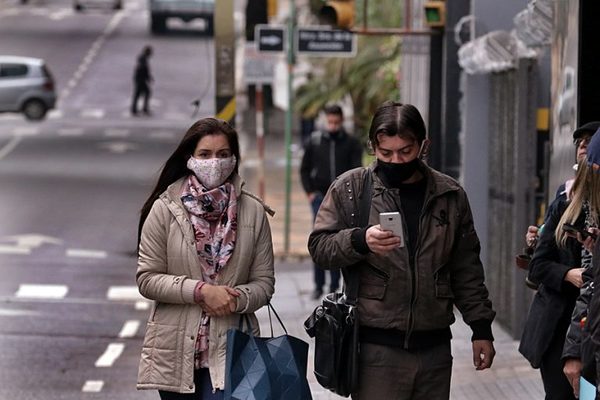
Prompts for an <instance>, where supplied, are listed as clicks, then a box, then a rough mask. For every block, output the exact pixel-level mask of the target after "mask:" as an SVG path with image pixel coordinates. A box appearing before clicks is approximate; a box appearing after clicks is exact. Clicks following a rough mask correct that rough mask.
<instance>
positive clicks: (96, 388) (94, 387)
mask: <svg viewBox="0 0 600 400" xmlns="http://www.w3.org/2000/svg"><path fill="white" fill-rule="evenodd" d="M103 386H104V381H86V382H85V383H84V384H83V387H82V388H81V391H82V392H90V393H98V392H100V391H102V387H103Z"/></svg>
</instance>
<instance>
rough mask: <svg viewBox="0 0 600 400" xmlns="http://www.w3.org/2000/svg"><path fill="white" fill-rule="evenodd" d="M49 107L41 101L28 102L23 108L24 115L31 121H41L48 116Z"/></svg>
mask: <svg viewBox="0 0 600 400" xmlns="http://www.w3.org/2000/svg"><path fill="white" fill-rule="evenodd" d="M47 111H48V107H46V104H44V102H43V101H41V100H36V99H33V100H28V101H27V102H26V103H25V105H24V106H23V114H25V118H27V119H28V120H30V121H39V120H41V119H43V118H44V117H45V116H46V112H47Z"/></svg>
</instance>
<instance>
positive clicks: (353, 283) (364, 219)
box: [342, 168, 373, 306]
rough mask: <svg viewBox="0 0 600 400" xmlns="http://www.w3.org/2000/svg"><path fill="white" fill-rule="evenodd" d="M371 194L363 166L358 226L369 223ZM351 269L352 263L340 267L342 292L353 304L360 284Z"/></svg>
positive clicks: (367, 171)
mask: <svg viewBox="0 0 600 400" xmlns="http://www.w3.org/2000/svg"><path fill="white" fill-rule="evenodd" d="M372 196H373V177H372V172H371V170H370V169H369V168H365V174H364V176H363V185H362V190H361V194H360V198H359V202H358V221H359V226H360V227H366V226H367V225H369V214H370V211H371V199H372ZM351 270H352V265H350V266H348V267H342V276H343V277H344V294H345V295H346V304H350V305H353V306H355V305H356V303H357V301H358V287H359V284H360V279H359V274H357V273H354V272H353V271H351Z"/></svg>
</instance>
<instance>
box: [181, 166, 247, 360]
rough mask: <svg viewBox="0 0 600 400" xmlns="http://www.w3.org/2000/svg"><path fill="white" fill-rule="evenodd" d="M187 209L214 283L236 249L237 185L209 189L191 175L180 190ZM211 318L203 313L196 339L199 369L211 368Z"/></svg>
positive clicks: (208, 279)
mask: <svg viewBox="0 0 600 400" xmlns="http://www.w3.org/2000/svg"><path fill="white" fill-rule="evenodd" d="M181 201H182V202H183V206H184V207H185V209H186V210H187V211H188V213H189V216H190V220H191V222H192V226H193V228H194V236H195V238H196V251H197V253H198V258H199V260H200V266H201V268H202V279H203V280H204V282H206V283H209V284H211V285H213V284H215V283H216V281H217V277H218V275H219V272H220V271H221V270H222V269H223V267H225V265H226V264H227V261H229V258H230V257H231V254H232V253H233V250H234V248H235V237H236V231H237V198H236V195H235V188H234V186H233V185H232V184H231V183H229V182H226V183H224V184H223V185H221V186H218V187H216V188H214V189H212V190H208V189H206V188H205V187H204V186H202V184H201V183H200V182H199V181H198V178H196V176H195V175H190V176H189V178H188V179H187V182H186V185H185V187H184V188H183V192H182V193H181ZM209 326H210V317H209V316H207V315H204V314H203V316H202V320H201V321H200V328H199V330H198V340H197V341H196V351H195V357H194V359H195V364H196V368H207V367H208V331H209Z"/></svg>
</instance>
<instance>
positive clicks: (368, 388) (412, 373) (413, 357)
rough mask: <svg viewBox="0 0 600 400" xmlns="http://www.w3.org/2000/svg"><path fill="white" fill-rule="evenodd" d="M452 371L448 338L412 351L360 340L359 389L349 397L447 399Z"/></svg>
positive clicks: (354, 399)
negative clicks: (440, 343) (441, 342)
mask: <svg viewBox="0 0 600 400" xmlns="http://www.w3.org/2000/svg"><path fill="white" fill-rule="evenodd" d="M451 375H452V352H451V349H450V341H448V343H447V344H442V345H439V346H436V347H432V348H430V349H425V350H417V351H411V352H408V351H406V350H403V349H402V348H398V347H388V346H381V345H377V344H370V343H361V348H360V367H359V378H358V392H357V393H353V394H352V400H372V399H394V400H448V399H449V398H450V377H451Z"/></svg>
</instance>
